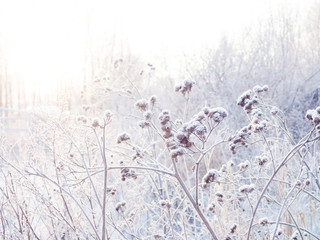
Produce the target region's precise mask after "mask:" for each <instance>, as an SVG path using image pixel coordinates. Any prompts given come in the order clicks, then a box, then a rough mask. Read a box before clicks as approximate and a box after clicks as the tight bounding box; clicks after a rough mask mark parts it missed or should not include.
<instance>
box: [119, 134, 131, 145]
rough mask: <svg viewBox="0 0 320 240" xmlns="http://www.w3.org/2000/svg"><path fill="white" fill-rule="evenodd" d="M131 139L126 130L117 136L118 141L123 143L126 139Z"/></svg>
mask: <svg viewBox="0 0 320 240" xmlns="http://www.w3.org/2000/svg"><path fill="white" fill-rule="evenodd" d="M127 140H130V135H129V134H128V133H126V132H123V133H121V134H120V135H119V136H118V137H117V143H118V144H119V143H122V142H124V141H127Z"/></svg>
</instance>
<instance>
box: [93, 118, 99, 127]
mask: <svg viewBox="0 0 320 240" xmlns="http://www.w3.org/2000/svg"><path fill="white" fill-rule="evenodd" d="M99 122H100V119H99V118H94V119H93V120H92V123H91V126H92V127H94V128H95V127H98V126H99Z"/></svg>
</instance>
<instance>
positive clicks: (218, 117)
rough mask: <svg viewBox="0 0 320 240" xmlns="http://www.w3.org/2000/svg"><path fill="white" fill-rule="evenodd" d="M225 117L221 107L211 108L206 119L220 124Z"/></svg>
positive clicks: (225, 114)
mask: <svg viewBox="0 0 320 240" xmlns="http://www.w3.org/2000/svg"><path fill="white" fill-rule="evenodd" d="M227 116H228V113H227V111H226V110H225V109H224V108H222V107H217V108H212V109H210V111H209V114H208V117H209V118H211V119H212V120H213V121H215V122H217V123H219V122H221V121H222V120H223V119H224V118H225V117H227Z"/></svg>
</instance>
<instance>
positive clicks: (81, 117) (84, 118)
mask: <svg viewBox="0 0 320 240" xmlns="http://www.w3.org/2000/svg"><path fill="white" fill-rule="evenodd" d="M77 121H79V122H82V123H84V124H86V123H87V117H86V116H84V115H80V116H78V117H77Z"/></svg>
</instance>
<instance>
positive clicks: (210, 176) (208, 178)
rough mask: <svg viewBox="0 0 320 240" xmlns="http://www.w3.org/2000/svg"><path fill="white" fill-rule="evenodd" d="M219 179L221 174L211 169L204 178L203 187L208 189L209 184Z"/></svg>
mask: <svg viewBox="0 0 320 240" xmlns="http://www.w3.org/2000/svg"><path fill="white" fill-rule="evenodd" d="M218 177H219V172H218V171H217V170H216V169H210V170H209V171H208V172H207V173H206V174H205V175H204V176H203V178H202V187H203V188H206V187H207V184H209V183H211V182H214V181H215V180H217V178H218Z"/></svg>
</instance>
